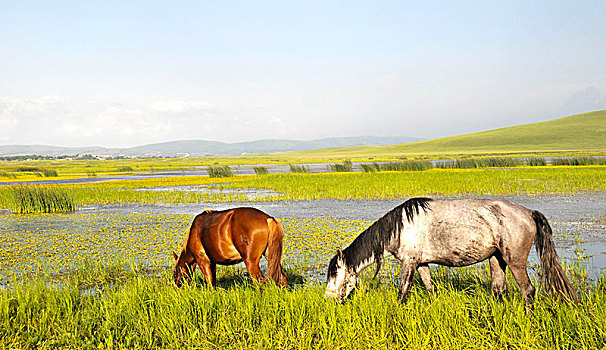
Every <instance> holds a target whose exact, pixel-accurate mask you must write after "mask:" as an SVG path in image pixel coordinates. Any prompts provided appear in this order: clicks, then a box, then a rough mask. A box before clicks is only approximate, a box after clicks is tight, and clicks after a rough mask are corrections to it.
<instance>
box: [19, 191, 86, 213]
mask: <svg viewBox="0 0 606 350" xmlns="http://www.w3.org/2000/svg"><path fill="white" fill-rule="evenodd" d="M11 190H12V194H13V197H12V201H11V209H12V210H13V212H14V213H15V214H31V213H61V212H70V211H74V210H76V205H75V201H74V198H73V196H72V195H71V194H70V193H68V192H67V191H65V190H63V189H60V188H58V187H55V186H52V187H51V186H25V185H17V186H11Z"/></svg>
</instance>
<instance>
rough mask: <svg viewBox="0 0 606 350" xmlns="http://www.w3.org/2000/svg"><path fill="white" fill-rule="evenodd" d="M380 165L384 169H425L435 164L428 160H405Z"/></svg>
mask: <svg viewBox="0 0 606 350" xmlns="http://www.w3.org/2000/svg"><path fill="white" fill-rule="evenodd" d="M379 167H380V168H381V170H384V171H423V170H427V169H431V168H433V165H432V164H431V162H427V161H405V162H389V163H383V164H379Z"/></svg>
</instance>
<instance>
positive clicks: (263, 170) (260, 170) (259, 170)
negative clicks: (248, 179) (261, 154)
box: [253, 166, 269, 175]
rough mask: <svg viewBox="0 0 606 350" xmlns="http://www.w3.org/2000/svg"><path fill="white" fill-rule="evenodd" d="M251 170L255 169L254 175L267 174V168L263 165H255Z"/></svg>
mask: <svg viewBox="0 0 606 350" xmlns="http://www.w3.org/2000/svg"><path fill="white" fill-rule="evenodd" d="M253 170H254V171H255V175H267V174H269V170H268V169H267V167H264V166H255V167H253Z"/></svg>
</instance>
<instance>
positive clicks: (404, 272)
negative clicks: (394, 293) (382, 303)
mask: <svg viewBox="0 0 606 350" xmlns="http://www.w3.org/2000/svg"><path fill="white" fill-rule="evenodd" d="M416 267H417V264H416V263H415V262H413V261H411V260H408V261H406V260H404V261H403V262H402V267H400V279H401V282H400V283H401V284H400V292H399V293H398V301H399V302H400V303H402V304H404V303H406V300H407V298H408V291H409V290H410V287H411V286H412V278H413V277H414V275H415V269H416Z"/></svg>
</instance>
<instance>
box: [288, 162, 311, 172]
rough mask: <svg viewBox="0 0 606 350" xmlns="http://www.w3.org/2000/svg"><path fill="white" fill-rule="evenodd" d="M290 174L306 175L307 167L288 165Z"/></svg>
mask: <svg viewBox="0 0 606 350" xmlns="http://www.w3.org/2000/svg"><path fill="white" fill-rule="evenodd" d="M288 166H289V167H290V172H291V173H308V172H309V167H308V166H305V165H296V164H288Z"/></svg>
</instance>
